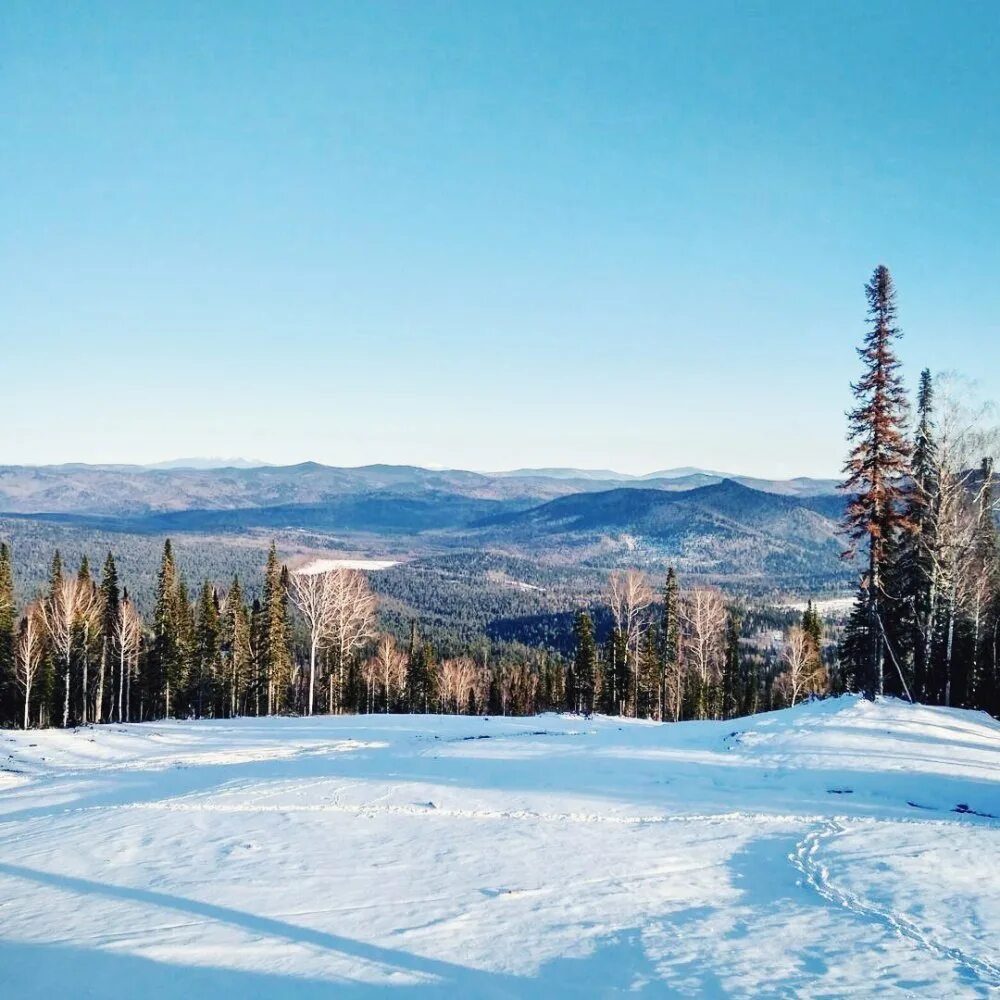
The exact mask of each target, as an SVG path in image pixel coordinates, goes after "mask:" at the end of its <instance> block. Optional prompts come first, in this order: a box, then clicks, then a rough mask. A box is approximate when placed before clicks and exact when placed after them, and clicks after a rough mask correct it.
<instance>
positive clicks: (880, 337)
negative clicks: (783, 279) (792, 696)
mask: <svg viewBox="0 0 1000 1000" xmlns="http://www.w3.org/2000/svg"><path fill="white" fill-rule="evenodd" d="M865 295H866V296H867V299H868V318H869V321H870V324H871V326H870V329H869V330H868V333H867V334H866V335H865V339H864V343H863V345H862V346H861V347H860V348H858V355H859V357H860V358H861V361H862V364H863V366H864V373H863V375H862V377H861V379H860V380H859V381H858V382H857V383H855V384H853V385H852V386H851V388H852V391H853V393H854V396H855V399H856V400H857V405H856V406H855V407H854V409H852V410H851V411H850V413H849V414H848V422H849V423H848V440H849V441H850V442H851V450H850V454H849V456H848V459H847V462H846V463H845V465H844V473H845V477H846V478H845V480H844V483H843V486H842V488H843V490H844V491H845V492H846V493H847V495H848V497H849V500H848V505H847V514H846V517H845V521H844V530H845V533H846V534H847V536H848V537H849V539H850V542H851V546H850V549H849V550H848V552H847V553H845V555H847V556H850V557H853V556H854V555H855V554H856V553H857V551H858V550H859V548H860V549H862V550H863V555H864V556H865V563H866V569H865V573H864V574H863V576H862V579H861V582H860V585H859V589H858V597H857V607H858V614H856V615H854V616H852V622H851V625H852V630H853V631H852V634H851V635H850V637H849V638H850V642H849V643H847V644H845V649H844V652H845V654H846V657H849V658H850V660H849V662H848V664H847V665H848V667H849V669H852V670H853V672H854V674H855V676H856V677H857V678H858V681H859V683H860V686H861V687H862V689H863V690H864V691H865V693H866V694H868V695H869V696H874V695H880V694H882V693H883V692H884V690H885V668H886V663H885V661H886V653H887V649H886V638H885V636H886V632H885V619H886V617H887V616H886V610H887V607H888V605H889V602H890V595H889V594H888V592H887V590H886V584H887V581H888V579H889V570H890V566H891V565H892V561H893V559H894V557H895V555H896V547H897V544H898V541H899V536H900V533H901V531H903V530H904V529H905V528H906V527H907V525H908V522H907V520H906V517H905V513H904V510H903V501H904V494H903V481H904V477H905V476H906V475H907V474H908V473H909V447H908V444H907V440H906V435H905V431H904V428H905V422H906V393H905V390H904V388H903V382H902V379H901V377H900V374H899V360H898V359H897V357H896V354H895V350H894V345H895V341H896V340H897V339H898V338H899V336H900V331H899V328H898V327H897V326H896V292H895V289H894V287H893V283H892V276H891V275H890V274H889V269H888V268H887V267H885V266H884V265H879V266H878V267H877V268H875V272H874V274H873V275H872V278H871V280H870V281H869V282H868V284H867V285H866V286H865Z"/></svg>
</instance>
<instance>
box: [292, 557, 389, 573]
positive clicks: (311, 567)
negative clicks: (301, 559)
mask: <svg viewBox="0 0 1000 1000" xmlns="http://www.w3.org/2000/svg"><path fill="white" fill-rule="evenodd" d="M398 565H399V560H398V559H311V560H309V562H307V563H305V565H303V566H299V567H298V568H297V569H296V570H295V572H296V573H301V574H302V575H304V576H310V575H312V574H315V573H329V572H331V571H332V570H335V569H366V570H373V571H377V570H381V569H392V567H393V566H398Z"/></svg>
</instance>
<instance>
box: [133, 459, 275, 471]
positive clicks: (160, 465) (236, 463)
mask: <svg viewBox="0 0 1000 1000" xmlns="http://www.w3.org/2000/svg"><path fill="white" fill-rule="evenodd" d="M270 465H271V463H270V462H261V461H259V460H258V459H255V458H173V459H171V460H170V461H168V462H153V463H151V464H149V465H143V466H141V468H143V469H262V468H267V467H269V466H270Z"/></svg>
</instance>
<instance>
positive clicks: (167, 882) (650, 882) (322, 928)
mask: <svg viewBox="0 0 1000 1000" xmlns="http://www.w3.org/2000/svg"><path fill="white" fill-rule="evenodd" d="M0 737H2V741H3V742H2V744H0V747H2V761H3V766H4V770H3V771H0V996H2V997H5V998H6V997H11V998H17V1000H25V998H29V997H45V998H48V997H52V996H65V997H84V996H94V997H116V998H122V997H143V998H146V997H184V998H190V1000H201V998H212V1000H215V998H220V997H241V998H242V997H267V998H270V997H281V998H284V997H290V998H300V997H305V998H314V997H315V998H319V997H331V996H336V997H355V996H369V995H390V996H391V995H395V996H399V997H400V998H407V997H428V996H442V997H444V996H448V997H480V996H482V997H535V996H537V997H556V996H609V995H613V994H617V993H620V992H629V991H632V992H638V993H643V992H644V993H646V994H648V995H651V996H657V997H660V996H692V997H693V996H697V997H703V996H707V997H713V996H742V997H750V996H753V997H761V996H765V997H766V996H777V997H845V996H847V997H850V996H857V997H871V996H883V995H890V996H894V995H895V996H927V997H935V998H939V997H986V996H993V995H998V994H1000V866H998V856H1000V819H998V818H997V817H998V816H1000V725H998V724H997V723H996V722H995V721H993V720H991V719H989V718H988V717H987V716H985V715H981V714H976V713H971V712H962V711H949V710H945V709H931V708H921V707H914V706H910V705H906V704H902V703H899V702H895V701H891V700H890V701H885V702H881V703H878V704H873V703H869V702H864V701H859V700H856V699H840V700H835V701H827V702H820V703H815V704H810V705H802V706H799V707H798V708H795V709H791V710H788V711H784V712H775V713H772V714H769V715H762V716H757V717H755V718H752V719H744V720H738V721H736V722H725V723H723V722H704V723H682V724H680V725H669V724H668V725H656V724H652V723H644V722H631V721H623V720H615V719H606V718H598V719H593V720H583V719H579V718H573V717H569V716H566V717H560V716H544V717H540V718H534V719H516V720H515V719H499V718H492V719H478V718H454V717H436V716H435V717H425V716H387V717H378V716H366V717H365V716H363V717H339V718H315V719H273V718H272V719H245V720H236V721H215V722H165V723H158V724H145V725H128V726H113V725H110V726H102V727H94V728H90V729H83V730H79V731H73V732H64V731H55V730H53V731H47V732H31V733H27V734H24V733H19V732H4V733H2V734H0Z"/></svg>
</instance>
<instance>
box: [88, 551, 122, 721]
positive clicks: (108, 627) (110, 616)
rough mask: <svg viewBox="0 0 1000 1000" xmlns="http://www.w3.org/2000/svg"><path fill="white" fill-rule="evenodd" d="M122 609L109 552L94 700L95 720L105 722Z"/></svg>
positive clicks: (103, 572)
mask: <svg viewBox="0 0 1000 1000" xmlns="http://www.w3.org/2000/svg"><path fill="white" fill-rule="evenodd" d="M120 611H121V592H120V590H119V586H118V567H117V566H116V565H115V557H114V555H112V553H111V552H108V555H107V558H106V559H105V560H104V567H103V569H102V570H101V626H100V628H101V637H100V641H101V662H100V668H99V670H100V672H99V674H98V681H97V697H96V699H95V702H94V721H95V722H103V721H104V717H105V711H104V692H105V688H106V687H107V690H108V691H109V692H110V694H111V696H112V697H111V701H112V702H113V701H114V697H113V696H114V690H115V686H114V684H113V683H111V684H109V685H106V684H105V679H106V678H107V677H108V672H109V671H111V678H110V679H111V680H112V681H113V680H114V676H113V674H114V671H113V653H114V645H115V628H116V626H117V624H118V615H119V613H120Z"/></svg>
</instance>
